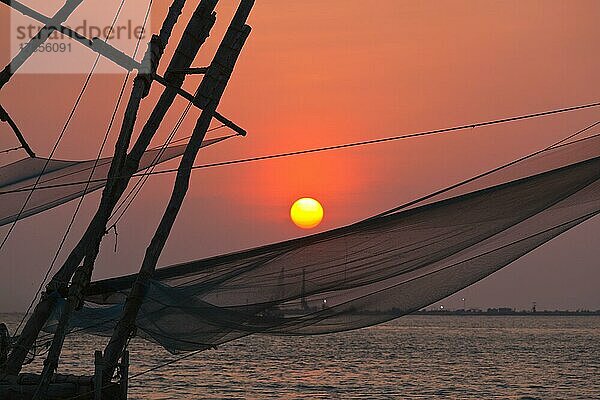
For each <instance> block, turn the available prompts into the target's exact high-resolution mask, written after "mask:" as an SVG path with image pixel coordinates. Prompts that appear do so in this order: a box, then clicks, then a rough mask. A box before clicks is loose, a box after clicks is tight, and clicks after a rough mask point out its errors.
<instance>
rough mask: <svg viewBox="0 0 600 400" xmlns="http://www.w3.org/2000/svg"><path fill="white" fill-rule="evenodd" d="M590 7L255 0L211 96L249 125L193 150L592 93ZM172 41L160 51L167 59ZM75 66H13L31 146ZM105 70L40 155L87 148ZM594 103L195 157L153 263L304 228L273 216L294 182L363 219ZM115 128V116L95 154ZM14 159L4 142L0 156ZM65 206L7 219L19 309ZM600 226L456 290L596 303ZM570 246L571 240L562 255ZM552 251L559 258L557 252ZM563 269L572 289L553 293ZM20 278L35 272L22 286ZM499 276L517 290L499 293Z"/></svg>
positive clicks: (54, 115)
mask: <svg viewBox="0 0 600 400" xmlns="http://www.w3.org/2000/svg"><path fill="white" fill-rule="evenodd" d="M136 1H138V2H139V0H136ZM36 2H37V3H40V0H36ZM36 2H33V1H30V2H25V3H27V4H35V3H36ZM220 3H221V4H220V5H219V7H218V23H217V26H216V27H215V29H214V30H213V34H212V36H211V38H210V42H209V43H208V45H207V46H206V47H205V49H204V52H203V53H202V55H201V57H199V60H197V63H196V65H198V66H200V65H206V64H207V63H208V62H209V60H210V59H211V57H212V54H213V51H214V49H215V48H216V45H217V44H218V41H219V40H220V37H221V35H222V33H223V32H224V29H225V27H226V26H227V24H228V21H229V18H230V16H231V14H232V12H233V9H234V7H235V5H236V4H237V2H235V1H232V0H222V1H221V2H220ZM40 4H41V3H40ZM61 4H62V1H54V0H53V1H47V2H45V3H44V5H43V7H42V6H41V5H39V4H38V5H39V7H37V8H39V9H40V10H43V11H45V12H48V13H51V10H54V9H56V8H57V7H59V6H60V5H61ZM107 4H112V2H107V1H106V0H103V1H100V0H89V1H87V2H85V3H84V6H82V9H81V10H80V11H78V13H80V15H77V14H75V15H74V16H73V21H74V22H73V23H75V20H77V19H78V18H79V19H81V18H86V17H88V16H89V14H90V13H91V14H93V15H96V14H95V12H91V11H90V10H95V9H94V7H96V8H98V9H99V10H104V11H106V12H105V13H104V14H106V15H104V14H103V13H100V12H98V18H99V19H100V18H108V19H107V21H108V20H109V18H110V12H108V11H110V9H109V7H108V6H107ZM114 4H115V5H116V4H117V2H114ZM138 4H140V3H138ZM167 4H168V2H166V1H164V0H161V1H156V2H155V4H154V6H153V14H152V15H153V18H152V25H153V31H154V32H156V31H157V30H158V26H159V25H160V21H161V20H162V17H163V16H164V13H165V12H166V5H167ZM195 4H196V2H195V1H194V2H192V1H190V2H189V4H188V5H187V6H186V13H185V14H184V16H182V18H181V20H182V21H187V18H188V17H189V14H190V13H191V11H192V9H193V7H194V5H195ZM84 7H90V8H89V9H85V8H84ZM107 10H108V11H107ZM8 15H9V14H8V11H7V7H5V6H2V7H0V20H3V21H6V20H7V18H8ZM598 15H600V3H599V2H597V1H593V0H591V1H553V2H548V1H485V2H480V1H452V2H438V1H421V2H405V1H397V0H377V1H375V2H364V1H358V0H328V1H321V0H304V1H301V2H298V1H291V0H289V1H288V0H257V4H256V6H255V9H254V11H253V14H252V15H251V18H250V24H251V25H252V27H253V31H252V35H251V37H250V39H249V41H248V43H247V45H246V47H245V48H244V52H243V53H242V56H241V58H240V61H239V63H238V65H237V67H236V70H235V73H234V77H233V79H232V81H231V83H230V85H229V87H228V89H227V91H226V93H225V96H224V99H223V101H222V103H221V106H220V107H219V108H220V110H221V112H222V113H223V114H224V115H226V116H228V117H230V118H231V119H233V120H234V121H236V122H237V123H239V124H240V125H242V126H243V127H244V128H246V129H247V130H248V132H249V135H248V137H246V138H243V139H241V138H239V139H234V140H230V141H229V142H226V143H225V144H221V145H217V146H214V147H213V148H211V149H207V150H203V152H201V154H200V156H199V157H198V163H204V162H211V161H217V160H225V159H232V158H238V157H245V156H251V155H262V154H269V153H274V152H281V151H289V150H297V149H304V148H311V147H317V146H321V145H331V144H338V143H344V142H350V141H354V140H363V139H372V138H379V137H385V136H392V135H396V134H400V133H410V132H415V131H422V130H428V129H435V128H442V127H448V126H452V125H458V124H462V123H467V122H477V121H485V120H489V119H494V118H499V117H505V116H512V115H519V114H525V113H528V112H536V111H543V110H548V109H552V108H558V107H563V106H568V105H576V104H583V103H588V102H593V101H597V100H598V98H599V97H598V88H599V79H598V71H599V70H600V53H599V52H598V51H597V50H598V46H597V39H596V38H598V37H600V25H599V24H598V20H597V17H598ZM24 20H25V19H24ZM69 22H71V20H69ZM183 25H184V24H180V28H181V27H182V26H183ZM180 31H181V30H179V31H178V32H179V33H180ZM175 35H176V36H177V33H176V34H175ZM174 43H175V40H172V41H171V46H170V48H169V49H168V50H167V54H166V55H165V58H163V60H166V59H168V58H169V57H170V54H171V53H170V52H172V50H173V46H172V45H173V44H174ZM0 44H2V50H3V52H1V53H0V61H2V63H3V64H5V63H6V62H8V60H9V59H10V54H9V53H10V51H9V50H8V49H9V46H8V43H7V42H6V38H3V39H1V40H0ZM72 56H73V57H76V58H77V61H78V62H88V63H90V64H91V62H92V61H93V58H94V56H93V54H89V53H88V52H86V51H85V50H83V49H79V48H78V49H76V51H75V53H74V54H73V55H72ZM58 61H61V62H69V59H68V57H62V58H59V59H58ZM165 65H166V63H163V64H162V68H163V69H164V66H165ZM84 78H85V77H84V76H83V75H75V74H54V75H40V74H26V73H23V74H20V75H17V76H16V77H14V78H13V80H12V81H11V82H10V83H9V84H8V85H6V87H5V88H4V89H3V90H2V92H0V102H1V103H2V104H3V105H4V106H5V107H6V108H7V110H9V112H10V113H11V115H12V116H13V118H14V119H15V120H16V121H17V123H18V124H19V126H20V127H21V130H22V131H23V133H24V135H25V136H26V137H27V138H28V139H29V140H30V142H31V145H32V146H33V147H34V149H35V150H37V152H38V153H39V154H40V155H47V154H48V152H49V151H50V149H51V147H52V144H53V143H54V141H55V140H56V137H57V135H58V133H59V132H60V129H61V127H62V124H63V123H64V121H65V119H66V116H67V114H68V112H69V110H70V107H71V106H72V104H73V101H74V99H75V97H76V95H77V93H78V91H79V90H80V88H81V84H82V82H83V79H84ZM121 79H122V76H121V75H114V74H113V75H110V74H104V75H99V76H97V77H94V78H93V79H92V82H91V85H90V87H89V90H88V93H87V94H86V96H85V97H84V101H83V103H82V104H81V106H80V107H79V109H78V112H77V114H76V115H75V118H74V120H73V123H72V125H71V128H70V129H69V130H68V131H67V135H66V137H65V139H64V140H63V141H62V142H61V146H60V147H59V149H58V151H57V153H56V155H55V157H57V158H65V159H78V158H92V157H94V156H95V152H96V151H97V148H98V146H99V143H100V142H101V140H102V137H103V134H104V130H105V129H106V123H107V120H108V117H109V116H110V113H111V111H112V109H111V107H112V105H113V104H114V101H115V99H116V96H117V92H118V88H119V86H120V83H121ZM197 82H198V80H197V78H191V79H188V81H187V82H186V88H188V89H189V90H190V91H193V90H194V88H195V86H196V85H197ZM160 89H161V88H160V87H159V86H155V89H154V90H153V91H152V94H151V96H150V97H149V98H148V99H147V100H146V101H145V103H144V109H143V111H142V115H147V113H148V112H149V110H150V109H151V106H152V103H153V100H154V99H156V96H157V94H158V93H160ZM184 106H185V102H183V101H181V100H179V101H178V103H177V104H176V105H175V107H173V110H172V112H171V113H170V114H169V116H168V119H167V121H166V123H165V124H164V125H163V127H162V129H161V131H160V133H159V135H158V136H160V138H164V137H166V135H167V134H168V132H169V130H170V127H171V126H172V125H173V124H174V123H175V121H176V119H177V117H178V114H179V112H181V110H182V109H183V107H184ZM197 115H198V113H197V112H191V113H190V115H189V116H188V118H187V120H186V122H185V123H184V124H183V126H182V128H181V130H180V132H179V134H178V137H182V136H185V135H188V134H189V133H190V132H191V129H192V127H193V125H194V122H195V118H196V117H197ZM597 116H598V112H597V111H583V112H578V113H575V114H570V115H564V116H555V117H550V118H545V119H538V120H532V121H527V122H522V123H518V124H511V125H501V126H496V127H491V128H485V129H475V130H470V131H467V132H462V133H456V134H452V135H448V136H444V137H442V136H438V137H429V138H422V139H415V140H406V141H400V142H394V143H391V144H385V145H373V146H369V147H364V148H360V149H352V150H340V151H334V152H329V153H322V154H315V155H310V156H301V157H296V158H293V159H292V158H289V159H281V160H276V161H267V162H262V163H255V164H249V165H243V166H236V167H223V168H216V169H212V170H203V171H200V172H195V173H194V175H193V184H192V185H193V186H192V189H191V191H190V193H189V195H188V198H187V201H186V203H185V205H184V208H183V210H182V212H181V215H180V217H179V219H178V222H177V225H176V227H175V228H174V231H173V234H172V236H171V240H170V241H169V243H168V246H167V248H166V249H165V252H164V256H163V257H162V259H161V265H165V264H170V263H173V262H180V261H185V260H189V259H194V258H200V257H204V256H208V255H212V254H217V253H220V252H224V251H231V250H237V249H241V248H245V247H249V246H254V245H259V244H263V243H266V242H271V241H276V240H282V239H286V238H289V237H294V236H299V235H302V234H305V233H306V232H304V231H300V230H299V229H298V228H296V227H295V226H294V225H293V224H292V223H291V222H290V221H289V214H288V211H289V206H290V205H291V203H292V202H293V201H294V200H295V199H297V198H299V197H303V196H312V197H315V198H317V199H319V200H320V201H321V202H322V203H323V206H324V208H325V219H324V221H323V224H322V225H321V226H320V227H319V229H330V228H333V227H336V226H340V225H343V224H347V223H350V222H353V221H355V220H358V219H362V218H365V217H367V216H369V215H371V214H373V213H376V212H380V211H383V210H385V209H387V208H391V207H393V206H396V205H398V204H400V203H401V202H403V201H406V200H409V199H412V198H415V197H417V196H419V195H422V194H425V193H428V192H430V191H432V190H434V189H437V188H439V187H441V186H443V185H447V184H450V183H454V182H455V181H457V180H459V179H461V178H465V177H468V176H471V175H473V174H475V173H478V172H481V171H482V170H484V169H487V168H489V167H492V166H496V165H498V164H499V163H502V162H506V161H508V160H511V159H513V158H515V157H517V156H521V155H524V154H526V153H528V152H530V151H532V150H534V149H538V148H540V147H544V146H546V145H547V144H549V143H551V142H554V141H555V140H557V139H559V138H562V137H563V136H565V135H567V134H569V133H571V132H573V131H575V130H577V129H579V128H582V127H584V126H586V125H588V124H589V123H591V122H593V121H594V120H595V119H596V118H597ZM0 133H1V135H0V148H7V147H12V146H14V145H15V140H14V138H13V137H12V136H11V135H12V134H11V132H10V131H9V129H8V128H7V127H6V126H1V127H0ZM116 134H117V132H116V130H113V132H112V134H111V139H110V140H111V142H110V144H109V145H108V146H107V148H106V151H105V154H107V155H108V154H110V152H111V151H112V143H113V141H114V139H115V138H116ZM157 143H158V141H157ZM21 156H23V154H15V153H14V152H13V153H11V154H10V155H9V156H6V155H4V156H2V157H3V158H2V159H1V160H0V162H1V163H2V164H4V163H6V162H9V161H12V160H14V159H16V158H19V157H21ZM176 165H177V164H176V163H173V162H172V163H170V164H169V165H168V166H169V167H174V166H176ZM171 183H172V176H169V177H167V176H161V177H156V178H153V179H151V180H150V183H148V184H147V185H146V187H145V189H144V191H143V192H142V196H141V197H140V198H139V199H138V200H137V201H136V203H135V206H134V209H132V210H131V212H130V213H128V215H127V218H125V219H124V220H123V221H122V222H121V223H120V224H119V243H118V245H119V252H118V253H114V252H113V250H112V246H113V243H114V238H113V237H112V236H109V237H107V238H106V245H105V246H104V248H103V252H102V255H101V257H100V260H99V262H98V265H97V271H96V276H97V277H106V276H114V275H116V274H121V273H128V272H132V271H135V270H137V268H138V266H139V262H140V261H141V257H142V255H143V251H144V249H145V246H146V244H147V242H148V240H149V238H150V236H151V234H152V232H153V231H154V228H155V226H156V224H157V222H158V219H159V218H160V215H161V214H162V210H163V207H164V204H165V202H166V200H167V197H168V196H167V190H166V188H168V191H170V187H171ZM97 198H98V197H97V195H92V196H89V200H87V201H86V204H85V207H84V211H83V212H82V213H81V214H80V217H79V218H78V226H77V227H76V229H75V233H74V234H73V235H72V238H71V240H70V241H69V243H70V245H69V246H67V247H68V248H69V249H70V246H71V245H72V243H73V241H74V240H75V238H77V233H78V232H81V230H82V229H83V227H84V225H85V223H86V222H87V220H88V219H89V215H90V213H91V212H92V210H93V209H94V208H95V206H96V201H97ZM73 207H74V205H73V204H70V205H66V206H63V207H61V208H59V209H58V210H56V211H53V212H50V213H46V214H45V215H39V216H36V217H32V218H29V219H28V220H26V221H23V222H21V223H19V225H18V226H17V229H16V230H15V232H14V234H13V235H14V236H13V237H12V239H11V240H10V241H9V243H8V245H7V247H6V248H5V249H3V250H2V253H1V254H0V260H2V264H3V265H8V268H9V272H10V276H11V279H9V280H3V281H2V283H0V293H2V294H0V304H1V305H2V306H1V307H0V310H2V309H18V308H20V307H21V305H22V304H25V303H26V302H27V301H28V300H29V298H30V296H31V294H32V293H33V292H34V291H35V288H36V287H37V283H38V282H37V279H38V278H37V277H38V275H41V271H44V270H45V268H46V266H47V260H48V259H49V258H51V255H52V254H53V251H54V249H55V248H56V246H57V243H58V241H59V239H60V237H59V234H57V232H63V231H64V228H65V227H66V224H67V222H68V220H67V218H68V216H70V215H71V213H72V210H73ZM40 227H41V228H40ZM2 232H5V230H2ZM599 232H600V225H599V223H598V221H591V222H590V223H587V224H586V225H584V226H582V227H580V228H578V229H577V231H575V232H573V233H569V234H568V235H565V237H564V238H559V239H558V240H556V241H555V243H554V244H550V245H547V246H544V247H543V248H542V249H540V250H538V251H537V252H535V253H534V254H533V255H531V256H528V257H527V258H526V259H525V260H524V261H522V262H519V263H517V264H515V265H514V266H511V267H509V268H508V269H506V270H504V271H502V272H501V273H498V274H496V275H494V276H493V277H491V278H489V279H488V280H486V281H484V282H483V283H481V284H478V285H477V286H476V287H474V288H471V289H467V290H468V291H470V292H467V293H468V295H469V296H470V298H475V299H478V300H477V301H479V303H480V304H481V305H485V304H489V305H498V304H497V303H502V304H506V305H513V306H526V305H529V302H530V301H531V300H532V298H533V297H535V298H536V299H537V300H538V304H542V305H543V304H547V305H548V307H549V308H552V307H560V306H564V307H572V308H576V307H579V306H587V307H592V308H594V307H595V308H600V295H598V294H597V293H596V289H597V288H595V286H596V285H595V284H593V283H594V282H596V283H597V282H598V279H599V278H600V272H599V271H594V268H595V267H597V265H595V264H597V262H595V261H593V260H595V259H597V258H598V256H599V255H598V253H597V251H596V250H594V249H592V247H596V246H593V243H592V239H590V237H591V235H592V236H593V235H598V233H599ZM32 238H34V239H35V240H36V242H37V243H41V244H40V250H39V251H38V252H36V253H34V254H25V255H24V254H23V249H24V246H25V245H24V243H27V241H30V240H31V239H32ZM576 251H577V252H580V253H581V255H580V256H579V257H577V258H576V262H573V261H572V260H573V255H574V254H575V252H576ZM567 260H569V263H571V264H572V265H566V262H567ZM567 269H568V271H569V274H570V276H571V279H573V282H572V285H573V287H574V288H576V289H577V290H576V292H577V293H575V294H573V293H572V292H571V291H569V293H565V290H564V281H563V279H564V274H565V273H566V271H567ZM596 269H597V268H596ZM26 276H28V277H31V276H34V277H35V278H34V279H33V281H32V282H31V283H29V280H30V278H27V279H25V278H24V277H26ZM542 276H543V278H542ZM24 279H25V280H26V281H27V284H26V285H25V286H26V287H24V288H23V287H22V286H23V285H22V282H23V281H24ZM540 279H543V282H540ZM509 290H510V291H513V290H514V291H515V294H511V295H507V291H509ZM6 294H8V295H6ZM458 296H460V294H459V295H458ZM474 301H475V300H474ZM544 302H545V303H544ZM502 304H500V305H502ZM458 305H459V304H457V306H458ZM542 308H543V307H542Z"/></svg>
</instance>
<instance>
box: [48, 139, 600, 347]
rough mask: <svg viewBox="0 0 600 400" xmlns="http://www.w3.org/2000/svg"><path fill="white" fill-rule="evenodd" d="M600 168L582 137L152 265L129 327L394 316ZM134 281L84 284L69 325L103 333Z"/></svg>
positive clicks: (274, 330) (553, 215)
mask: <svg viewBox="0 0 600 400" xmlns="http://www.w3.org/2000/svg"><path fill="white" fill-rule="evenodd" d="M599 178H600V136H592V137H589V138H586V139H582V140H579V141H576V142H571V143H568V144H565V145H561V146H558V147H555V148H553V149H550V150H547V151H544V152H543V153H541V154H539V155H537V156H535V157H533V158H530V159H527V160H525V161H522V162H519V163H517V164H514V165H511V166H510V167H508V168H505V169H503V170H500V171H497V172H496V173H493V174H491V175H488V176H486V177H485V178H482V179H478V180H476V181H474V182H470V183H469V184H467V185H463V186H461V187H459V188H456V189H453V190H451V191H448V192H445V193H443V194H440V195H438V196H436V197H434V198H432V199H428V201H427V203H426V204H417V205H414V206H412V207H411V208H410V209H404V210H400V211H395V212H391V213H387V214H383V215H380V216H377V217H374V218H370V219H367V220H364V221H361V222H358V223H355V224H352V225H349V226H346V227H342V228H339V229H335V230H332V231H328V232H323V233H320V234H316V235H312V236H308V237H303V238H299V239H294V240H289V241H285V242H281V243H276V244H272V245H267V246H263V247H258V248H255V249H251V250H247V251H242V252H237V253H232V254H227V255H223V256H218V257H213V258H209V259H204V260H199V261H192V262H187V263H183V264H179V265H174V266H170V267H166V268H162V269H159V270H157V271H156V273H155V275H154V279H153V280H152V282H151V284H150V287H149V288H148V293H147V296H146V298H145V301H144V304H143V306H142V309H141V312H140V313H139V315H138V318H137V334H138V335H139V336H141V337H143V338H146V339H148V340H151V341H154V342H156V343H158V344H160V345H162V346H163V347H165V348H166V349H167V350H169V351H171V352H178V351H191V350H198V349H206V348H209V347H212V346H214V345H218V344H222V343H225V342H227V341H230V340H233V339H236V338H240V337H242V336H246V335H249V334H257V333H258V334H269V335H312V334H323V333H332V332H339V331H344V330H350V329H356V328H361V327H366V326H370V325H374V324H377V323H381V322H384V321H388V320H391V319H394V318H397V317H400V316H402V315H405V314H408V313H410V312H413V311H415V310H418V309H420V308H422V307H425V306H427V305H429V304H431V303H434V302H436V301H438V300H440V299H442V298H444V297H447V296H448V295H450V294H452V293H454V292H456V291H459V290H461V289H463V288H465V287H467V286H469V285H471V284H473V283H475V282H477V281H479V280H480V279H483V278H484V277H486V276H488V275H490V274H492V273H493V272H495V271H497V270H499V269H500V268H502V267H504V266H506V265H508V264H510V263H511V262H512V261H514V260H516V259H518V258H519V257H521V256H523V255H524V254H526V253H528V252H530V251H531V250H533V249H535V248H537V247H539V246H541V245H542V244H544V243H545V242H547V241H549V240H550V239H552V238H554V237H556V236H557V235H560V234H561V233H563V232H565V231H567V230H568V229H570V228H572V227H574V226H576V225H577V224H579V223H581V222H583V221H585V220H587V219H589V218H591V217H593V216H595V215H596V214H598V212H600V181H599ZM134 280H135V275H130V276H124V277H118V278H113V279H107V280H102V281H98V282H94V283H92V284H91V286H90V287H89V290H88V292H87V294H86V300H87V303H86V306H85V307H84V308H83V309H82V310H80V311H78V312H77V313H76V315H75V318H74V319H73V321H72V329H74V328H79V329H81V328H85V329H84V330H85V331H87V332H90V333H94V334H100V335H103V334H109V335H110V333H111V330H112V328H113V325H114V323H115V321H116V319H117V318H118V317H119V315H120V312H121V310H122V305H123V302H124V300H125V296H126V294H127V292H128V290H129V288H130V287H131V285H132V282H133V281H134ZM58 312H59V311H58ZM58 312H57V313H58ZM48 329H49V330H51V325H50V326H49V328H48Z"/></svg>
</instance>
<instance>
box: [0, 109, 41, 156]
mask: <svg viewBox="0 0 600 400" xmlns="http://www.w3.org/2000/svg"><path fill="white" fill-rule="evenodd" d="M0 121H3V122H6V123H8V125H9V126H10V127H11V128H12V130H13V132H14V133H15V136H16V137H17V139H18V140H19V143H21V147H23V149H24V150H25V151H26V152H27V154H28V155H29V157H35V153H34V152H33V150H31V147H29V144H28V143H27V141H26V140H25V138H24V137H23V134H21V131H20V130H19V127H18V126H17V124H16V123H15V121H13V119H12V118H11V117H10V115H8V113H7V112H6V110H5V109H4V108H3V107H2V106H1V105H0Z"/></svg>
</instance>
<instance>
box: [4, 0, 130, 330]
mask: <svg viewBox="0 0 600 400" xmlns="http://www.w3.org/2000/svg"><path fill="white" fill-rule="evenodd" d="M124 4H125V0H121V3H120V4H119V7H118V8H117V12H116V14H115V16H114V18H113V20H112V23H111V25H110V29H109V31H108V34H107V35H106V36H105V39H104V40H105V41H108V40H109V38H110V34H111V33H112V30H113V28H114V25H115V24H116V22H117V19H118V18H119V15H120V14H121V10H122V9H123V5H124ZM140 37H141V35H140ZM138 44H139V39H138ZM136 51H137V46H136ZM99 61H100V54H98V55H97V56H96V59H95V60H94V63H93V64H92V68H91V69H90V72H89V73H88V75H87V78H86V80H85V83H84V85H83V87H82V89H81V92H80V93H79V96H78V97H77V101H76V102H75V105H74V106H73V109H72V110H71V113H70V114H69V117H68V119H67V122H66V123H65V125H64V127H63V130H62V132H61V134H60V136H59V139H58V141H57V142H56V144H55V145H54V148H53V149H52V152H51V153H50V156H48V159H47V160H46V163H45V164H44V167H43V168H42V171H41V172H40V175H39V176H38V177H37V179H36V182H35V184H34V187H33V188H32V189H31V192H30V193H29V195H28V196H27V199H26V200H25V203H24V204H23V207H21V210H20V211H19V214H17V219H16V220H15V222H13V224H12V225H11V229H10V230H9V231H8V233H7V234H6V237H5V238H4V241H3V242H2V245H4V243H5V242H6V240H7V239H8V236H9V235H10V233H11V231H12V229H13V228H14V226H15V225H16V224H17V222H18V221H19V217H20V215H21V213H22V212H23V211H24V210H25V207H26V205H27V203H28V202H29V200H30V198H31V196H32V194H33V191H34V190H35V187H36V186H37V184H38V183H39V181H40V178H41V177H42V175H43V174H44V171H45V170H46V168H47V166H48V163H49V162H50V159H51V158H52V155H53V154H54V152H55V151H56V149H57V147H58V143H59V142H60V140H61V138H62V136H63V135H64V133H65V131H66V129H67V127H68V125H69V123H70V122H71V119H72V118H73V116H74V115H75V110H76V109H77V106H78V105H79V103H80V101H81V99H82V98H83V94H84V93H85V91H86V89H87V86H88V84H89V83H90V80H91V78H92V76H93V74H94V71H95V70H96V67H97V66H98V62H99ZM128 78H129V71H128V72H127V75H126V77H125V81H124V82H123V85H122V87H121V91H120V93H119V97H118V100H117V104H116V106H115V109H114V111H113V114H112V117H111V119H110V122H109V125H108V128H107V130H106V133H105V135H104V139H103V141H102V144H101V146H100V150H99V151H98V155H97V157H96V160H95V162H94V166H93V167H92V171H91V172H90V175H89V178H88V180H87V182H85V184H86V186H85V189H84V191H83V196H81V198H80V199H79V203H78V204H77V207H76V208H75V211H74V213H73V216H72V217H71V220H70V221H69V224H68V226H67V229H66V230H65V233H64V234H63V237H62V239H61V241H60V244H59V245H58V249H57V250H56V252H55V253H54V257H53V258H52V262H51V263H50V266H49V267H48V269H47V270H46V273H45V274H44V278H43V279H42V282H41V283H40V285H39V287H38V289H37V291H36V293H35V296H34V297H33V299H32V300H31V303H30V304H29V307H27V311H26V312H25V314H24V315H23V318H21V321H20V322H19V325H18V326H17V329H16V330H15V333H14V335H15V336H16V335H17V332H18V331H19V329H20V328H21V326H22V325H23V322H25V319H26V317H27V314H29V311H31V309H32V308H33V305H34V304H35V301H36V300H37V298H38V296H39V294H40V292H41V291H42V288H43V287H44V284H45V283H46V281H47V280H48V277H49V276H50V272H51V271H52V268H54V264H55V263H56V260H57V259H58V256H59V255H60V252H61V250H62V248H63V246H64V244H65V242H66V240H67V237H68V236H69V233H70V231H71V228H72V227H73V224H74V223H75V219H76V217H77V214H78V213H79V210H80V209H81V205H82V203H83V200H84V197H85V195H86V194H87V189H88V188H89V185H90V183H91V181H92V176H93V174H94V171H95V169H96V166H97V165H98V161H99V160H100V155H101V154H102V150H103V149H104V146H105V145H106V141H107V139H108V135H109V133H110V130H111V128H112V125H113V123H114V120H115V116H116V113H117V110H118V108H119V105H120V103H121V100H122V98H123V92H124V90H125V85H126V83H127V79H128ZM2 245H0V249H1V248H2Z"/></svg>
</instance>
